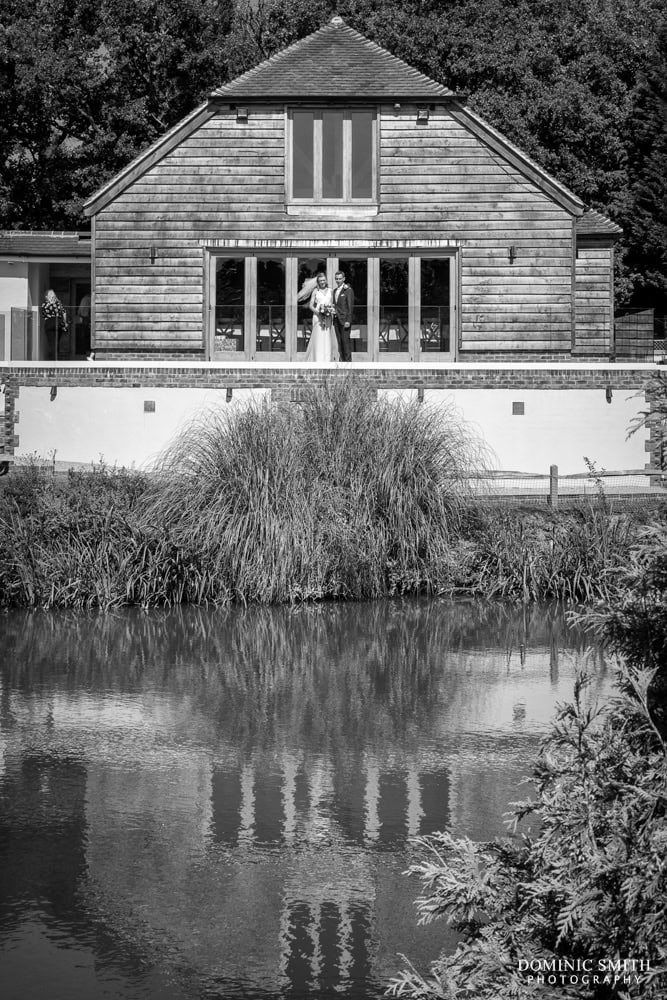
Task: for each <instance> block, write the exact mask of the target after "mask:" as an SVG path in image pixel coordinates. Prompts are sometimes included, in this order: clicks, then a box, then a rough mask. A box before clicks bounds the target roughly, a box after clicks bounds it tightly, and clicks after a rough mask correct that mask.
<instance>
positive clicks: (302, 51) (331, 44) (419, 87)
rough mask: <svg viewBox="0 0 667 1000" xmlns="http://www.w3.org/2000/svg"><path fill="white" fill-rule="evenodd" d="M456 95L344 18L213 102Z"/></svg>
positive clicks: (231, 84)
mask: <svg viewBox="0 0 667 1000" xmlns="http://www.w3.org/2000/svg"><path fill="white" fill-rule="evenodd" d="M454 96H455V95H454V93H453V91H451V90H449V89H448V88H447V87H445V86H443V85H442V84H441V83H437V82H436V81H435V80H431V79H430V78H429V77H428V76H424V74H423V73H420V72H419V71H418V70H416V69H413V68H412V66H408V64H407V63H405V62H403V60H402V59H398V58H397V57H396V56H393V55H392V54H391V53H390V52H387V50H386V49H383V48H381V47H380V46H379V45H376V44H375V42H371V41H370V40H369V39H368V38H365V37H364V36H363V35H360V34H359V32H358V31H355V30H354V29H353V28H350V27H349V26H348V25H347V24H345V22H344V21H343V19H342V18H341V17H334V18H332V20H331V21H329V23H328V24H326V25H325V26H324V27H323V28H320V29H319V30H318V31H315V32H313V34H312V35H308V36H307V37H306V38H302V39H300V40H299V41H298V42H295V43H294V44H293V45H290V46H289V48H287V49H283V50H282V52H278V53H276V55H274V56H271V58H270V59H267V60H265V61H264V62H262V63H260V64H259V66H255V67H254V69H251V70H248V72H247V73H244V74H243V75H242V76H239V77H237V78H236V79H235V80H231V81H230V82H229V83H225V84H223V85H222V86H221V87H218V88H217V89H216V90H214V91H213V93H212V94H211V97H212V98H226V99H228V100H231V99H234V100H247V99H251V98H262V97H263V98H267V97H268V98H301V99H303V98H304V97H305V98H312V99H317V98H320V97H328V98H331V97H337V98H343V99H344V98H350V97H356V98H359V97H364V98H367V99H371V98H380V99H382V98H385V99H388V100H394V99H395V98H397V97H402V98H413V99H417V100H419V99H422V100H425V99H427V98H430V99H431V100H433V99H434V98H438V97H439V98H442V97H454Z"/></svg>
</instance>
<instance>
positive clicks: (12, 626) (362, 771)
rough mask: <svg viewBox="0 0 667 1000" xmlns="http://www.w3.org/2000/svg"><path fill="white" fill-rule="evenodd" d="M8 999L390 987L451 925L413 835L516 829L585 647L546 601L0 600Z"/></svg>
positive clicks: (273, 995) (4, 989)
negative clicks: (171, 606) (131, 604)
mask: <svg viewBox="0 0 667 1000" xmlns="http://www.w3.org/2000/svg"><path fill="white" fill-rule="evenodd" d="M0 644H1V648H2V650H3V654H4V655H3V665H2V668H1V669H0V678H1V684H2V687H1V690H0V854H1V859H0V880H1V885H0V995H1V996H2V997H3V1000H45V998H48V1000H61V998H62V1000H98V998H114V1000H191V998H215V997H220V998H242V997H243V998H256V1000H259V998H262V1000H278V998H288V997H291V998H296V997H300V998H310V1000H314V998H318V1000H319V998H326V997H334V996H335V997H343V998H355V1000H362V998H364V1000H373V998H376V997H381V996H383V994H384V991H385V989H386V987H387V983H388V980H389V979H390V978H391V977H392V976H393V975H396V974H397V973H398V971H399V970H400V968H401V967H402V959H401V957H400V955H401V953H402V954H405V955H407V956H408V958H409V959H410V960H411V961H412V962H413V963H415V964H416V965H417V966H418V967H421V968H423V969H425V968H426V967H427V965H428V962H429V961H430V960H431V959H433V958H435V957H436V955H437V953H438V951H439V950H440V949H441V948H442V947H443V946H446V947H453V946H454V943H455V942H454V938H453V936H452V935H451V933H449V932H448V931H447V929H446V928H445V927H444V925H440V924H434V925H431V926H430V927H428V928H420V927H418V926H417V922H416V915H415V909H414V902H413V901H414V898H415V897H416V896H417V895H418V892H419V884H418V883H417V882H415V881H414V880H412V879H409V878H407V877H406V876H405V875H404V874H403V873H404V872H405V869H406V867H407V865H408V864H409V863H410V862H411V861H412V860H414V859H415V857H416V855H415V849H414V846H413V845H411V843H410V841H411V838H413V837H415V836H417V835H419V834H427V833H430V832H432V831H434V830H438V829H444V828H448V829H450V830H452V831H453V832H454V833H455V834H457V835H460V836H463V835H467V836H469V837H471V838H473V839H478V840H483V839H489V838H493V837H494V836H496V835H502V834H503V833H504V832H505V827H504V824H503V813H504V812H505V811H506V810H507V808H508V803H509V802H511V801H515V800H516V799H518V798H522V797H525V796H526V795H527V793H528V789H527V788H525V787H520V785H519V782H520V780H521V779H522V777H523V776H524V775H526V774H527V773H528V771H529V768H530V763H531V760H532V759H533V757H534V755H535V751H536V749H537V747H538V744H539V741H540V739H541V738H542V736H543V735H544V733H545V731H546V728H547V726H548V723H549V720H550V718H551V716H552V713H553V709H554V706H555V704H556V703H557V702H558V701H562V700H567V699H568V698H569V697H570V695H571V692H572V681H573V675H574V670H575V668H576V666H577V664H580V663H582V662H583V660H584V659H586V660H588V661H590V663H591V664H592V668H593V671H594V677H595V684H594V687H595V688H596V689H597V691H598V692H599V693H600V694H601V695H602V696H604V695H605V693H606V691H607V690H608V688H609V684H610V670H609V669H608V668H606V667H605V663H604V660H603V658H602V656H601V654H600V652H599V651H598V650H595V649H589V648H588V646H587V643H586V640H585V638H584V637H583V636H582V635H581V634H580V633H579V632H578V631H576V630H575V629H572V628H568V627H567V626H566V624H565V623H564V619H563V616H562V614H561V613H560V612H559V611H558V610H557V609H555V608H551V607H546V608H535V609H531V610H525V609H515V608H508V607H506V606H503V605H489V604H478V603H474V602H469V601H468V602H450V601H439V600H435V601H434V600H431V601H427V600H423V601H419V600H415V601H398V602H382V603H376V604H350V605H345V604H324V605H320V606H316V607H312V606H310V607H299V608H293V609H289V608H277V609H267V608H249V609H236V610H231V611H220V610H202V609H197V608H185V609H177V610H173V611H169V612H156V611H152V612H144V611H140V610H131V611H125V612H122V613H116V614H105V615H92V614H91V615H68V614H63V613H61V614H48V613H45V612H11V613H8V614H4V615H2V616H1V617H0Z"/></svg>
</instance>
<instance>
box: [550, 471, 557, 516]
mask: <svg viewBox="0 0 667 1000" xmlns="http://www.w3.org/2000/svg"><path fill="white" fill-rule="evenodd" d="M549 506H550V507H554V508H556V507H557V506H558V466H557V465H550V466H549Z"/></svg>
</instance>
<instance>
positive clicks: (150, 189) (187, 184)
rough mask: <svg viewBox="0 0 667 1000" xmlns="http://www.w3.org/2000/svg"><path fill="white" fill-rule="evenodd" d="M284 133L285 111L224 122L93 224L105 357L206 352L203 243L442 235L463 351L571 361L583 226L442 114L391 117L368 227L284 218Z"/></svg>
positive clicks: (407, 111) (184, 145)
mask: <svg viewBox="0 0 667 1000" xmlns="http://www.w3.org/2000/svg"><path fill="white" fill-rule="evenodd" d="M284 135H285V116H284V109H283V108H272V107H270V106H268V105H267V106H265V107H254V106H251V108H250V116H249V120H248V121H247V122H245V123H240V122H237V121H236V117H235V114H233V113H232V112H220V113H218V114H216V115H215V116H214V117H212V118H211V119H209V120H208V121H206V122H204V124H202V125H201V126H200V127H199V128H198V129H197V130H196V131H195V132H193V133H192V134H191V135H189V136H188V137H186V138H185V139H184V140H183V141H182V142H181V143H180V145H178V146H177V147H176V148H175V149H173V150H172V151H171V152H169V153H167V154H166V155H165V156H164V157H163V158H162V159H161V160H159V161H158V162H156V163H154V165H153V166H151V167H150V168H149V169H148V170H147V171H146V172H145V173H144V174H143V176H141V177H139V178H138V179H137V180H135V181H134V182H133V183H132V184H130V185H129V186H128V187H127V188H126V190H124V191H123V192H121V193H120V194H119V195H118V196H117V197H116V198H115V199H114V200H113V201H112V202H110V204H108V205H107V206H106V207H104V208H103V209H102V210H101V211H100V212H99V213H98V214H97V216H96V220H95V231H96V246H95V291H96V300H95V307H96V346H97V347H98V348H100V349H103V350H104V349H106V350H113V351H122V350H127V351H137V350H142V349H145V350H147V351H149V350H151V349H152V350H162V351H165V350H177V351H182V350H188V349H192V350H197V349H199V350H200V349H201V348H202V345H203V326H204V252H203V244H204V243H205V242H206V241H207V240H220V239H257V240H261V239H268V240H271V239H280V238H291V239H294V238H298V239H299V240H303V241H304V243H306V244H312V245H313V246H317V242H318V240H319V239H322V238H326V239H343V240H344V239H350V238H356V239H369V240H378V239H388V240H401V239H410V240H415V239H433V238H439V239H451V240H456V241H459V242H460V258H461V259H460V296H461V315H460V321H459V322H460V332H461V347H462V350H463V351H465V349H466V348H468V349H470V350H475V351H480V350H494V351H497V350H512V349H520V350H536V351H544V350H567V351H569V350H570V347H571V339H572V311H573V301H572V283H573V279H572V256H573V254H572V231H573V230H572V216H571V215H570V214H569V213H568V212H567V211H566V210H565V209H564V208H562V207H561V206H560V205H558V204H557V203H556V202H555V201H554V200H553V199H551V198H550V197H549V195H547V194H546V193H544V192H543V191H542V190H540V188H539V187H538V186H537V185H536V184H534V183H533V182H532V181H531V180H530V179H528V178H527V177H525V176H523V175H522V174H521V173H520V172H519V171H518V169H516V168H515V167H514V166H512V165H511V164H510V163H509V162H508V161H506V160H505V159H504V158H503V157H502V156H501V155H499V154H498V153H497V152H495V151H494V150H492V149H490V148H489V146H487V145H486V144H485V143H484V142H482V141H481V140H480V139H478V138H477V137H476V136H475V135H473V134H472V132H470V131H469V130H468V129H466V128H465V127H464V126H463V125H462V124H461V123H460V122H459V121H456V120H455V119H454V118H453V117H452V116H451V115H450V114H449V113H447V112H446V111H445V110H444V108H442V107H441V108H439V109H438V110H436V111H435V112H434V111H431V115H430V120H429V122H428V123H427V124H417V122H416V107H414V106H413V107H409V106H403V107H402V108H401V109H400V111H395V110H394V108H393V107H392V106H391V105H387V106H386V107H383V108H382V111H381V117H380V173H379V178H380V186H379V194H380V205H379V211H378V214H377V215H375V216H372V217H370V218H368V217H356V218H355V217H354V214H353V213H349V212H348V213H346V211H345V208H344V207H343V206H341V207H340V208H335V209H332V212H331V214H330V215H327V216H324V217H322V216H319V217H312V216H311V217H308V216H307V215H306V214H304V215H303V216H297V215H287V214H286V211H285V154H284V142H285V138H284ZM510 246H512V247H514V248H515V250H516V258H515V260H514V262H513V263H511V262H510V259H509V256H508V252H509V247H510ZM151 248H154V252H153V257H151Z"/></svg>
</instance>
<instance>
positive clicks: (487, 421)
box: [424, 389, 647, 476]
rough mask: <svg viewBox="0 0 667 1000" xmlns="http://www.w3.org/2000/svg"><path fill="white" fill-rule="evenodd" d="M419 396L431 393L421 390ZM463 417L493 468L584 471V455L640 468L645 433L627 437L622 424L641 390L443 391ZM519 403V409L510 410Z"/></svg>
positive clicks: (607, 464) (638, 404)
mask: <svg viewBox="0 0 667 1000" xmlns="http://www.w3.org/2000/svg"><path fill="white" fill-rule="evenodd" d="M424 395H425V401H426V400H427V399H428V400H430V399H431V397H432V396H435V395H436V393H435V391H432V392H428V391H427V392H426V393H425V394H424ZM446 395H448V396H449V398H450V401H452V402H453V403H454V405H455V407H456V409H457V410H458V411H459V412H460V414H461V415H462V417H463V418H464V420H466V421H468V422H469V423H470V424H472V425H473V426H474V427H476V428H478V429H479V430H480V431H481V434H482V437H483V438H484V440H485V441H486V443H487V445H488V446H489V447H490V449H491V451H492V452H493V454H494V455H495V468H497V469H502V470H504V471H508V472H509V471H514V472H542V473H548V472H549V466H550V465H557V466H558V471H559V472H560V474H561V475H564V476H566V475H571V474H575V473H578V472H586V463H585V461H584V459H585V458H588V459H590V461H592V462H594V463H595V465H596V467H597V469H598V470H599V471H602V470H603V469H608V470H609V471H610V472H613V471H620V470H622V469H643V468H644V466H645V465H646V461H647V454H646V451H645V449H644V442H645V441H646V439H647V435H646V434H635V435H633V436H632V437H631V438H629V439H628V437H627V435H628V426H629V424H630V422H631V420H632V418H633V417H635V416H636V415H637V413H638V412H639V410H640V409H642V408H643V396H642V398H641V399H640V398H638V397H637V395H636V393H634V392H633V391H631V390H623V389H615V390H614V391H613V393H612V398H611V402H609V403H608V402H607V398H606V393H605V390H604V389H551V390H548V389H547V390H545V389H458V390H455V391H453V392H450V393H447V394H446ZM513 403H523V404H524V413H523V415H514V414H513V413H512V404H513Z"/></svg>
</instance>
